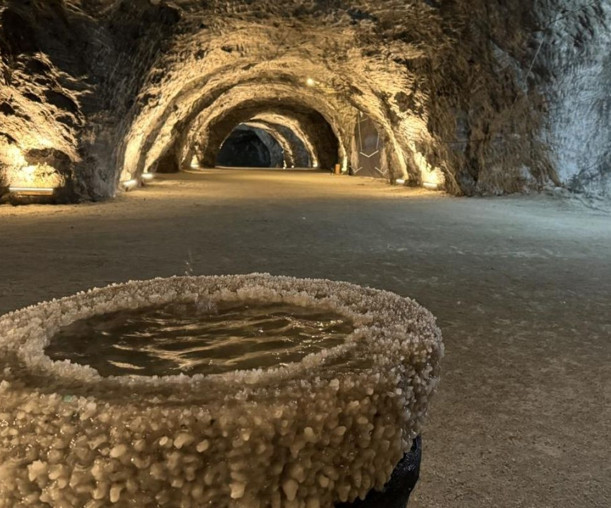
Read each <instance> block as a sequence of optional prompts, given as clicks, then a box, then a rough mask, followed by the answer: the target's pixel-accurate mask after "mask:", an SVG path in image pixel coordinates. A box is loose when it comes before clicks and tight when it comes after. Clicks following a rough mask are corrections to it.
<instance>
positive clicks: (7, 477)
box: [0, 274, 443, 508]
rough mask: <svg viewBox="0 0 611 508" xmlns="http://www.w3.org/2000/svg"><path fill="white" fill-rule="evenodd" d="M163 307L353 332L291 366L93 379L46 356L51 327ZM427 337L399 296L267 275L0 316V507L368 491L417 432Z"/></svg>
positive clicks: (437, 354) (427, 366)
mask: <svg viewBox="0 0 611 508" xmlns="http://www.w3.org/2000/svg"><path fill="white" fill-rule="evenodd" d="M176 302H188V303H192V302H198V303H202V302H203V303H206V302H209V303H211V304H212V303H214V302H243V303H245V304H249V303H253V302H266V303H284V304H290V305H298V306H307V307H315V308H320V309H322V310H329V311H333V312H337V313H339V314H341V315H343V316H345V317H347V318H349V319H350V320H351V322H352V323H353V324H354V327H355V329H354V331H353V332H352V333H351V334H350V335H348V336H347V337H346V340H345V342H344V343H343V344H340V345H338V346H335V347H332V348H330V349H327V350H323V351H321V352H318V353H315V354H310V355H308V356H306V357H305V358H303V359H302V360H301V361H299V362H295V363H291V364H288V365H281V366H278V367H272V368H267V369H265V370H260V369H255V370H244V371H233V372H228V373H224V374H214V375H201V374H198V375H193V376H186V375H174V376H160V377H157V376H152V377H146V376H117V377H102V376H100V375H99V374H98V372H97V371H96V370H94V369H93V368H91V367H89V366H86V365H78V364H74V363H70V362H69V361H67V360H65V361H52V360H51V359H50V358H49V357H47V356H46V355H45V353H44V348H45V346H46V345H47V344H48V342H49V340H50V338H51V337H53V336H54V335H55V334H56V333H57V332H58V331H59V330H60V328H62V327H64V326H67V325H69V324H71V323H73V322H74V321H77V320H80V319H86V318H89V317H92V316H95V315H99V314H105V313H109V312H114V311H117V310H121V309H138V308H146V307H151V306H159V305H164V304H168V303H176ZM442 355H443V344H442V339H441V333H440V331H439V329H438V327H437V326H436V323H435V319H434V317H433V316H432V314H431V313H430V312H428V311H427V310H426V309H424V308H423V307H421V306H420V305H418V304H417V303H416V302H414V301H413V300H411V299H409V298H403V297H400V296H398V295H395V294H393V293H389V292H386V291H380V290H375V289H370V288H363V287H360V286H356V285H354V284H349V283H344V282H333V281H329V280H321V279H296V278H291V277H278V276H271V275H268V274H251V275H229V276H201V277H172V278H166V279H154V280H149V281H133V282H128V283H125V284H117V285H111V286H108V287H105V288H101V289H97V288H96V289H93V290H91V291H88V292H82V293H78V294H77V295H75V296H71V297H67V298H62V299H60V300H53V301H49V302H45V303H41V304H38V305H35V306H32V307H28V308H25V309H22V310H19V311H15V312H12V313H10V314H6V315H4V316H2V317H0V507H5V506H6V507H9V506H10V507H13V506H38V505H44V504H45V503H46V504H47V505H51V506H58V507H60V506H61V507H63V506H87V507H102V506H108V505H110V504H114V505H115V506H128V505H132V506H183V507H189V506H192V507H200V506H214V507H248V508H256V507H267V506H272V507H305V508H314V507H329V506H333V505H334V504H338V503H344V502H353V501H355V500H358V499H359V498H361V499H364V498H365V497H366V495H367V493H368V492H369V491H370V490H372V489H375V490H382V489H383V487H384V485H385V484H386V483H387V481H388V480H389V479H390V477H391V474H392V472H393V469H394V468H395V466H396V465H397V464H398V463H399V461H400V460H401V458H402V457H403V456H404V455H405V454H406V453H407V452H408V451H409V450H410V448H411V447H412V442H413V440H414V438H415V437H416V436H417V435H418V434H419V433H420V430H421V428H422V425H423V422H424V419H425V416H426V411H427V405H428V401H429V398H430V396H431V394H432V392H433V391H434V389H435V387H436V385H437V383H438V380H439V362H440V359H441V357H442Z"/></svg>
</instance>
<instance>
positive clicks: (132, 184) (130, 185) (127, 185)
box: [121, 180, 138, 191]
mask: <svg viewBox="0 0 611 508" xmlns="http://www.w3.org/2000/svg"><path fill="white" fill-rule="evenodd" d="M121 186H122V187H123V189H125V190H126V191H128V190H132V189H135V188H136V187H138V180H127V181H126V182H121Z"/></svg>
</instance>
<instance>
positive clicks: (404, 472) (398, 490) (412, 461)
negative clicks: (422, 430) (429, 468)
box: [335, 436, 422, 508]
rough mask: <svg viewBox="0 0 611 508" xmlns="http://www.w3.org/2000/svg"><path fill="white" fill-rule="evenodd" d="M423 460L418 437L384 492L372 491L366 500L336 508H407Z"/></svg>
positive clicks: (393, 473) (398, 465)
mask: <svg viewBox="0 0 611 508" xmlns="http://www.w3.org/2000/svg"><path fill="white" fill-rule="evenodd" d="M421 459H422V439H421V437H420V436H418V437H417V438H416V439H414V443H413V444H412V448H411V450H410V451H409V452H407V453H406V454H405V455H404V456H403V458H402V459H401V461H400V462H399V464H397V467H396V468H395V470H394V471H393V472H392V476H391V477H390V480H388V483H387V484H386V485H385V486H384V490H382V491H377V490H372V491H370V492H369V494H367V497H366V498H365V499H364V500H363V499H357V500H356V501H354V502H352V503H339V504H336V505H335V508H405V507H406V506H407V502H408V501H409V496H410V494H411V493H412V490H414V487H415V486H416V482H417V481H418V477H419V476H420V460H421Z"/></svg>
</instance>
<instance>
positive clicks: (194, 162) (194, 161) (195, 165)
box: [191, 155, 199, 169]
mask: <svg viewBox="0 0 611 508" xmlns="http://www.w3.org/2000/svg"><path fill="white" fill-rule="evenodd" d="M191 167H192V168H193V169H197V168H199V160H198V158H197V155H194V156H193V158H192V159H191Z"/></svg>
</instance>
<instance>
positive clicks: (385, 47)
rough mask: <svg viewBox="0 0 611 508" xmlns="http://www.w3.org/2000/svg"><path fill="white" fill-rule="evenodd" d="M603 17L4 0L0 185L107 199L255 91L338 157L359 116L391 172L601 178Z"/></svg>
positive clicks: (478, 1)
mask: <svg viewBox="0 0 611 508" xmlns="http://www.w3.org/2000/svg"><path fill="white" fill-rule="evenodd" d="M610 19H611V6H610V5H609V2H607V1H605V0H562V1H561V0H528V1H525V2H523V1H518V0H515V1H502V0H492V1H490V0H461V1H457V0H455V1H453V0H440V1H433V0H427V1H425V0H418V1H416V0H414V1H404V0H401V1H399V0H377V1H375V2H373V1H369V2H367V1H359V0H355V1H342V0H328V1H324V2H323V1H315V0H285V1H283V2H271V1H268V2H264V1H262V2H252V1H246V0H242V1H216V0H208V1H203V0H174V1H172V2H170V1H165V0H114V1H111V0H65V1H62V0H53V1H49V0H29V1H28V0H4V1H3V2H2V3H1V4H0V55H1V58H0V187H2V186H3V185H4V186H6V185H9V184H14V183H15V182H19V183H23V184H28V183H31V182H37V183H40V182H43V183H45V184H48V185H56V186H60V187H61V189H62V193H63V197H64V199H66V200H78V199H103V198H105V197H109V196H112V195H114V193H115V190H116V189H117V186H118V183H119V182H120V181H121V180H125V179H132V178H138V176H139V175H140V174H141V173H142V172H143V171H145V170H147V169H150V170H153V169H154V166H155V164H156V163H157V162H158V161H159V160H160V158H163V157H166V159H167V158H170V159H172V160H175V162H176V164H177V166H180V165H184V164H185V161H187V160H188V156H189V155H190V154H191V153H192V152H193V151H194V150H197V144H198V143H199V145H200V146H201V145H202V143H204V144H205V143H207V141H206V140H207V139H208V138H209V137H211V136H212V137H214V136H217V137H218V135H217V134H215V132H214V127H217V126H218V125H219V122H223V121H225V122H228V123H231V122H230V120H232V119H235V120H236V121H237V120H238V119H239V118H240V117H241V113H240V110H242V109H243V108H244V107H249V106H248V104H249V103H250V102H252V101H253V100H255V99H256V100H259V101H260V104H263V105H266V107H263V108H260V109H259V110H258V111H256V112H255V113H256V115H257V116H258V117H260V118H265V117H266V115H267V117H268V119H269V117H270V116H271V117H274V122H275V123H278V124H279V125H285V126H286V127H288V128H290V129H291V130H292V131H293V133H295V134H296V135H297V136H298V137H299V138H300V139H302V141H303V143H304V145H305V146H306V148H307V150H308V151H309V152H310V153H312V154H314V153H316V151H319V152H323V153H327V151H328V147H326V148H325V147H322V146H321V145H320V143H321V141H320V140H319V139H316V138H315V136H314V134H313V133H312V132H308V131H312V130H313V127H312V125H313V124H315V122H312V121H310V122H309V123H308V121H306V120H307V116H308V115H314V114H316V115H319V116H320V117H322V118H324V120H325V125H328V127H329V129H330V131H332V132H333V138H334V139H335V140H336V141H337V145H338V146H337V155H336V157H335V158H336V159H337V161H336V162H341V163H343V164H346V165H350V164H351V163H352V160H353V157H354V132H355V126H356V122H357V118H359V115H365V116H366V117H367V118H368V119H370V120H371V122H373V124H374V125H375V128H376V129H377V131H378V132H379V136H380V139H381V140H382V143H383V146H384V157H385V159H386V160H385V162H386V164H387V165H388V167H389V168H390V173H389V178H390V179H391V180H393V179H398V178H403V179H406V180H407V181H408V182H410V183H412V184H414V185H422V184H423V183H435V184H439V185H441V186H442V187H444V188H445V189H447V190H448V191H449V192H452V193H454V194H475V193H504V192H520V191H526V190H528V189H533V188H535V189H540V188H542V187H544V186H547V185H560V184H562V185H565V186H567V187H569V188H570V189H573V190H580V191H587V192H593V193H599V194H605V193H608V191H609V186H610V185H611V184H610V183H609V172H610V169H609V168H610V163H609V159H610V152H609V150H610V149H609V146H611V143H610V141H611V127H610V125H611V121H610V120H611V118H610V115H611V107H610V103H611V99H610V98H609V94H608V83H609V82H610V80H611V56H610V55H611V51H609V49H610V47H611V36H610V35H609V34H610V33H611V31H610V30H609V29H608V24H609V21H610ZM605 84H607V85H605ZM280 106H283V109H282V110H279V109H278V108H279V107H280ZM245 120H250V118H248V119H244V120H241V121H245ZM287 122H288V123H287ZM232 127H235V125H234V126H232ZM324 157H327V158H328V155H327V156H323V158H324ZM326 162H327V161H326Z"/></svg>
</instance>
